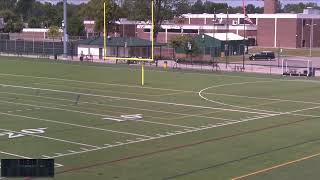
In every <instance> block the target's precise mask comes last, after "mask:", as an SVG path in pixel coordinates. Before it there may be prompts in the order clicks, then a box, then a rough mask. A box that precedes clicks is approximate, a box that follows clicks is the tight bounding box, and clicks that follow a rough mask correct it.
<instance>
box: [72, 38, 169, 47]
mask: <svg viewBox="0 0 320 180" xmlns="http://www.w3.org/2000/svg"><path fill="white" fill-rule="evenodd" d="M103 39H104V38H103V37H95V38H89V39H85V40H81V41H78V44H80V45H81V44H82V45H94V46H103V45H104V42H103ZM107 46H108V47H125V46H126V47H151V46H152V42H151V41H148V40H145V39H139V38H134V37H111V38H107ZM154 46H165V45H164V44H161V43H157V42H155V43H154Z"/></svg>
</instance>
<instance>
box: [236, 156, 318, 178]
mask: <svg viewBox="0 0 320 180" xmlns="http://www.w3.org/2000/svg"><path fill="white" fill-rule="evenodd" d="M317 156H320V153H316V154H313V155H310V156H305V157H302V158H300V159H296V160H293V161H288V162H285V163H282V164H279V165H275V166H271V167H269V168H265V169H262V170H258V171H255V172H252V173H249V174H246V175H243V176H239V177H234V178H232V179H231V180H239V179H244V178H247V177H249V176H254V175H257V174H261V173H264V172H268V171H271V170H274V169H277V168H280V167H284V166H288V165H291V164H294V163H298V162H301V161H304V160H308V159H311V158H314V157H317Z"/></svg>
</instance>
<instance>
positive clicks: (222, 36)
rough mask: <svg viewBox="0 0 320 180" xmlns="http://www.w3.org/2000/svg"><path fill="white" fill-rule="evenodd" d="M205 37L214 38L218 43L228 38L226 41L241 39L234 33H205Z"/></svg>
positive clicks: (241, 38)
mask: <svg viewBox="0 0 320 180" xmlns="http://www.w3.org/2000/svg"><path fill="white" fill-rule="evenodd" d="M205 34H206V35H208V36H210V37H214V38H216V39H218V40H220V41H226V40H227V38H228V41H242V40H243V37H242V36H239V35H237V34H234V33H205Z"/></svg>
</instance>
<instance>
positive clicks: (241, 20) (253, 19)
mask: <svg viewBox="0 0 320 180" xmlns="http://www.w3.org/2000/svg"><path fill="white" fill-rule="evenodd" d="M250 19H251V21H252V22H253V24H257V19H256V18H250ZM239 24H243V18H240V23H239ZM246 24H249V22H248V21H246Z"/></svg>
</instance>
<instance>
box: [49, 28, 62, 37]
mask: <svg viewBox="0 0 320 180" xmlns="http://www.w3.org/2000/svg"><path fill="white" fill-rule="evenodd" d="M59 30H60V29H59V27H58V26H51V27H50V28H49V31H48V37H50V38H52V39H53V40H54V39H55V38H57V37H59V35H60V31H59Z"/></svg>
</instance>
